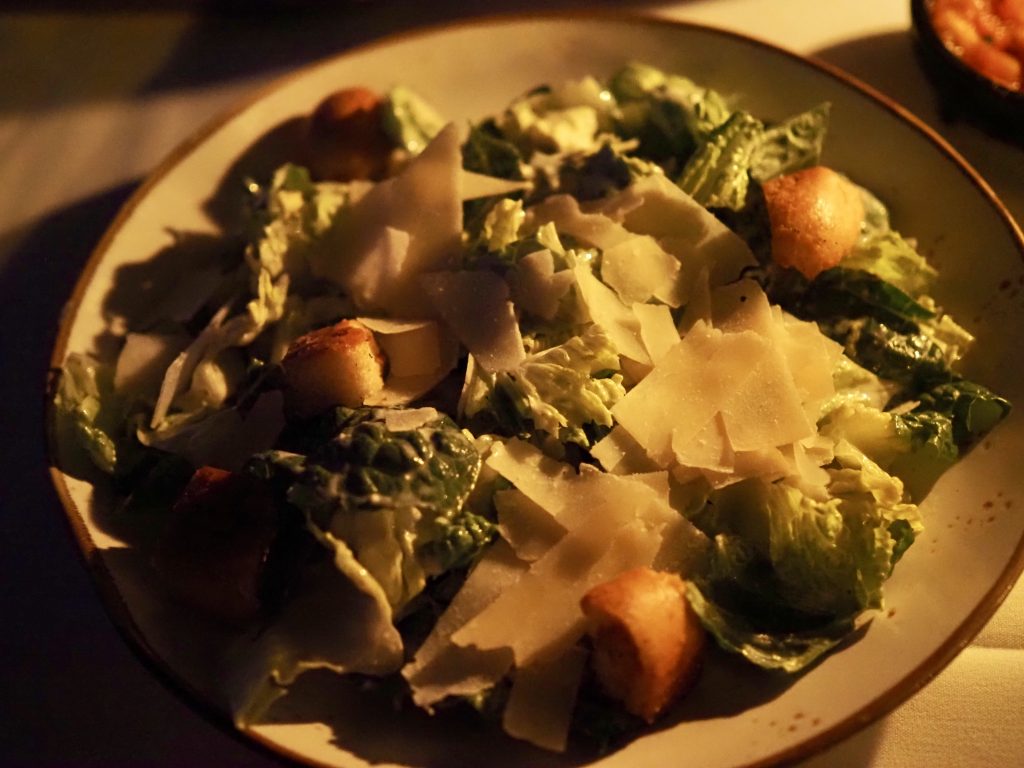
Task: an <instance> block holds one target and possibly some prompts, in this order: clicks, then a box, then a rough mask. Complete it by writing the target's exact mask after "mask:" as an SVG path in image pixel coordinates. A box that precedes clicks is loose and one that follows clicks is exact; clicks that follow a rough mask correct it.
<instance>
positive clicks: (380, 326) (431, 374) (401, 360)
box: [358, 317, 459, 406]
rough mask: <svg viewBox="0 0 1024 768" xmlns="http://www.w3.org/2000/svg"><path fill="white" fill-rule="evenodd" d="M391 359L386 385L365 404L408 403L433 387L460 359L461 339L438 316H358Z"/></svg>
mask: <svg viewBox="0 0 1024 768" xmlns="http://www.w3.org/2000/svg"><path fill="white" fill-rule="evenodd" d="M358 321H359V322H361V323H362V324H363V325H365V326H366V327H367V328H369V329H370V330H371V331H373V334H374V338H375V340H376V341H377V344H378V345H379V346H380V348H381V349H382V350H383V352H384V355H385V357H386V358H387V361H388V366H387V374H388V376H387V379H385V381H384V388H383V389H382V390H380V391H379V392H377V393H375V394H373V395H370V396H369V397H367V398H366V399H365V400H364V404H365V405H377V406H393V405H405V404H407V403H410V402H412V401H413V400H415V399H416V398H418V397H420V396H421V395H423V394H425V393H427V392H429V391H430V390H431V389H433V388H434V387H435V386H436V385H437V384H438V383H440V381H441V380H442V379H444V377H445V376H447V375H448V374H449V373H450V372H451V370H452V369H453V368H454V367H455V363H456V362H458V352H459V349H458V340H457V339H456V338H455V337H454V336H452V334H451V333H450V332H449V331H448V329H447V328H445V327H444V326H442V325H441V324H440V323H438V322H437V321H435V320H388V319H383V318H373V317H363V318H359V319H358Z"/></svg>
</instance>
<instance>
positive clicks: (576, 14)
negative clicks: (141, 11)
mask: <svg viewBox="0 0 1024 768" xmlns="http://www.w3.org/2000/svg"><path fill="white" fill-rule="evenodd" d="M580 19H584V20H587V21H597V22H599V23H609V24H613V25H626V26H639V27H642V26H648V27H659V28H674V29H686V30H690V31H695V32H699V33H709V34H711V35H719V36H724V37H727V38H731V39H733V40H736V41H739V42H742V43H745V44H748V45H752V46H753V47H756V48H760V49H762V50H765V51H767V52H768V53H771V54H774V55H779V56H782V57H784V58H788V59H790V60H792V61H794V62H795V63H798V64H800V65H803V66H807V67H810V68H812V69H815V70H817V71H818V72H820V73H822V74H825V75H827V76H828V77H830V78H831V79H833V80H835V81H837V82H838V83H839V84H840V85H842V86H844V87H846V88H849V89H851V90H853V91H855V92H858V93H860V94H861V95H864V96H866V97H867V98H869V100H871V101H872V102H873V103H874V104H875V105H877V106H880V107H882V108H884V109H885V110H887V111H888V112H890V113H891V114H893V115H894V116H895V117H896V118H898V119H899V120H900V121H901V122H902V123H903V124H905V125H907V126H909V127H911V128H913V129H914V130H915V131H916V132H917V133H918V134H919V135H920V136H921V137H922V138H923V139H925V140H926V141H928V142H930V143H931V144H932V145H933V146H934V147H935V148H936V149H938V150H939V151H940V153H941V154H942V155H944V156H945V158H946V159H947V160H949V161H951V162H952V164H953V165H954V166H955V167H956V169H957V170H958V171H959V172H960V173H961V174H962V175H963V176H964V177H965V178H966V179H967V181H968V182H969V183H970V184H971V185H972V186H973V187H974V188H975V189H976V190H977V191H978V192H979V193H980V194H981V195H982V197H983V198H984V200H985V202H986V203H987V204H988V206H990V207H991V208H992V210H993V211H994V212H995V213H996V214H997V215H998V217H999V219H1000V220H1001V222H1002V223H1003V225H1004V226H1005V227H1006V229H1007V231H1008V234H1009V236H1010V239H1011V240H1013V241H1015V245H1016V248H1017V251H1018V254H1017V255H1018V256H1019V257H1020V259H1021V260H1022V262H1024V230H1022V227H1021V225H1020V224H1018V223H1017V221H1016V220H1015V219H1014V218H1013V216H1012V215H1011V214H1010V212H1009V210H1008V209H1007V208H1006V205H1005V203H1003V202H1002V200H1001V199H1000V198H999V196H998V195H997V194H996V193H995V191H994V190H993V189H992V187H991V186H990V185H989V183H988V182H987V181H986V180H985V179H984V178H983V177H982V176H981V174H980V173H979V172H978V171H976V170H975V169H974V168H973V166H971V164H970V163H969V162H968V161H967V160H966V159H965V158H964V157H963V156H962V155H961V154H960V153H959V152H958V151H957V150H956V149H955V148H954V147H953V146H952V144H951V143H950V142H949V141H947V140H946V139H945V138H944V137H943V136H942V135H940V134H939V133H938V131H937V130H936V129H934V128H932V127H931V126H930V125H928V124H927V123H926V122H925V121H924V120H923V119H922V118H919V117H917V115H915V114H914V113H913V112H911V111H910V110H909V109H908V108H906V107H904V106H903V105H901V104H900V103H898V102H897V101H896V100H894V99H893V98H891V97H890V96H888V95H886V94H884V93H883V92H881V91H880V90H878V89H876V88H875V87H874V86H871V85H869V84H867V83H865V82H863V81H862V80H860V79H859V78H857V77H856V76H854V75H852V74H851V73H849V72H847V71H845V70H844V69H842V68H841V67H838V66H836V65H834V64H831V63H829V62H827V61H825V60H823V59H821V58H819V57H817V56H814V55H805V54H800V53H797V52H796V51H794V50H792V49H789V48H787V47H785V46H783V45H781V44H779V43H775V42H772V41H769V40H766V39H763V38H760V37H758V36H755V35H749V34H746V33H744V32H739V31H737V30H734V29H730V28H728V27H723V26H720V25H716V24H707V23H704V22H698V21H691V20H687V19H677V18H667V17H664V16H659V15H657V14H656V12H651V11H646V12H644V11H641V10H637V9H628V10H627V9H610V8H601V9H590V10H580V9H575V10H573V9H569V10H553V11H543V10H541V11H511V12H499V13H485V14H480V15H473V16H469V17H462V18H459V19H455V20H449V21H438V22H433V23H430V24H425V25H419V26H414V27H410V28H406V29H402V30H398V31H395V32H391V33H387V34H385V35H382V36H380V37H375V38H372V39H370V40H366V41H364V42H362V43H358V44H356V45H353V46H351V47H348V48H345V49H344V50H341V51H339V52H337V53H334V54H331V55H327V56H323V57H320V58H318V59H315V60H313V61H310V62H307V63H305V64H302V65H301V66H298V67H296V68H294V69H291V70H289V71H288V72H286V73H284V74H280V75H277V76H275V77H271V78H270V79H269V80H268V81H267V82H265V83H264V84H262V85H260V86H257V87H255V88H253V89H251V90H250V91H249V92H248V93H247V94H246V95H244V96H243V97H241V98H239V99H238V100H237V101H236V102H235V103H234V104H233V105H231V106H229V107H228V108H226V109H224V110H222V111H220V112H218V113H217V114H215V115H214V116H213V117H211V118H210V119H208V120H207V121H206V122H205V123H204V124H202V125H201V126H200V127H199V128H197V129H196V130H194V131H193V132H192V133H191V134H190V135H188V136H187V137H186V138H185V139H184V140H183V141H181V142H180V143H178V144H177V145H176V146H175V147H174V149H172V150H171V151H170V152H169V153H168V154H166V155H165V156H164V157H163V159H162V160H160V161H159V162H158V163H157V165H156V166H155V167H154V168H153V169H152V170H151V171H149V172H148V173H147V174H146V175H145V176H144V178H143V180H142V182H141V183H140V184H139V186H138V187H137V188H136V189H135V190H134V191H133V192H132V194H131V195H130V196H129V198H128V199H127V200H126V201H125V202H124V203H123V204H122V205H121V207H120V208H119V210H118V212H117V214H116V215H115V216H114V218H113V219H112V220H111V221H110V223H109V224H108V225H107V227H106V229H105V230H104V233H103V235H102V237H101V238H100V240H99V241H98V242H97V244H96V245H95V247H94V248H93V249H92V250H91V252H90V254H89V257H88V259H87V260H86V262H85V264H84V265H83V266H82V268H81V270H80V271H79V275H78V278H77V279H76V282H75V286H74V288H73V289H72V292H71V294H70V296H69V298H68V300H67V301H66V302H65V303H64V305H63V307H62V309H61V311H60V313H59V325H58V328H57V331H56V334H55V335H54V341H53V344H52V348H53V351H52V353H51V355H50V363H49V368H48V371H47V374H46V386H45V390H44V391H45V403H44V408H45V410H44V417H43V419H44V428H45V448H46V458H47V463H48V467H47V470H48V473H49V475H50V479H51V482H52V483H53V486H54V489H55V491H56V494H57V497H58V500H59V501H60V504H61V506H62V508H63V512H64V515H63V516H64V517H65V519H66V521H67V523H68V525H69V528H70V532H71V534H72V536H73V538H74V539H75V542H76V544H77V546H78V554H79V555H80V557H81V558H82V561H83V563H84V565H85V567H86V570H87V571H88V572H89V573H90V575H91V577H92V581H93V584H94V585H95V588H96V590H97V592H98V594H99V597H100V602H101V604H102V606H103V608H104V610H105V612H106V613H107V614H108V616H109V618H110V620H111V622H112V623H113V624H114V626H115V628H116V629H117V630H118V632H119V633H120V634H121V636H122V638H123V639H124V640H125V641H126V643H127V645H128V646H129V647H130V648H131V650H132V652H133V653H134V655H135V656H136V658H138V659H139V660H140V661H141V662H142V664H143V666H144V667H145V668H146V669H147V671H149V672H150V673H152V674H154V675H155V676H156V678H157V679H158V680H160V682H161V683H163V685H164V686H165V687H166V688H167V689H168V690H170V691H171V692H172V693H173V694H174V695H176V696H178V697H179V699H181V700H183V701H184V703H186V704H187V705H188V707H189V708H191V709H192V710H193V711H194V712H197V713H198V714H199V715H200V716H201V717H203V718H204V719H205V720H206V721H207V722H209V723H212V724H213V725H215V726H216V727H217V728H218V729H219V730H220V731H221V732H224V733H227V734H228V736H229V737H231V738H233V739H234V740H235V741H237V742H240V743H243V744H245V745H247V746H249V747H250V748H252V747H254V746H255V747H256V748H257V749H259V750H260V751H263V752H264V753H266V754H269V755H271V756H274V757H278V758H280V757H284V758H286V759H290V760H294V761H297V762H300V763H302V764H306V765H311V766H318V767H321V768H334V765H335V764H333V763H328V762H322V761H319V760H317V759H315V758H311V757H309V756H307V755H304V754H303V753H301V752H299V751H297V750H294V749H292V748H290V747H288V746H286V745H283V744H282V743H280V742H278V741H274V740H273V739H271V738H270V737H268V736H265V735H264V734H261V733H259V732H258V731H255V730H253V729H252V728H238V727H236V726H235V725H234V723H233V722H232V720H231V718H230V716H229V715H228V714H227V713H225V712H223V711H221V710H220V709H219V708H218V707H216V706H215V705H214V703H213V702H211V701H209V700H208V699H207V698H206V697H205V696H203V694H202V693H201V692H200V691H199V690H198V689H197V688H196V687H195V686H193V685H191V684H190V683H189V681H188V680H187V679H185V678H184V677H182V676H180V675H178V674H177V673H176V672H175V670H174V669H173V668H172V667H171V666H170V665H169V664H167V663H166V662H165V661H164V659H163V658H161V657H160V655H159V654H157V653H156V652H155V651H154V650H153V648H152V647H151V646H150V644H149V642H148V640H147V639H146V637H145V635H144V634H143V632H142V631H141V629H140V628H139V627H138V625H137V624H136V623H135V619H134V617H133V615H132V613H131V610H130V608H129V607H128V604H127V602H126V601H125V599H124V595H123V594H122V593H121V591H120V589H119V588H118V586H117V582H116V580H115V579H114V576H113V574H112V573H111V571H110V569H109V568H108V567H107V565H106V564H105V563H104V562H103V560H102V557H101V554H100V553H101V552H102V551H103V550H102V549H100V548H98V547H97V546H96V544H95V542H94V541H93V539H92V536H91V534H90V532H89V529H88V526H87V524H86V522H85V519H84V517H83V514H82V512H81V510H79V508H78V505H77V504H76V503H75V501H74V499H73V498H72V495H71V492H70V489H69V487H68V484H67V482H66V479H65V477H66V475H65V473H64V472H62V471H61V470H60V468H59V467H58V462H57V458H58V456H59V455H60V446H59V441H58V429H57V416H56V409H55V406H54V403H53V394H54V391H55V386H56V382H57V380H58V377H59V374H60V368H61V365H62V364H63V361H64V359H65V357H66V355H67V353H68V345H69V339H70V333H71V328H72V326H73V325H74V324H75V321H76V319H77V317H78V313H79V310H80V308H81V304H82V301H83V299H84V296H85V294H86V292H87V291H88V289H89V286H90V285H91V283H92V278H93V276H94V275H95V272H96V270H97V268H98V266H99V264H100V263H101V262H102V261H103V259H104V257H105V255H106V254H107V252H108V251H109V250H110V248H111V246H112V244H113V242H114V240H115V238H116V237H117V235H118V234H119V233H120V232H121V230H122V229H123V228H124V227H125V226H126V225H127V223H128V222H129V220H130V219H131V217H132V215H133V214H134V212H135V210H136V208H137V207H138V206H139V205H140V204H141V203H142V201H143V200H145V199H146V197H147V196H148V195H149V193H150V192H151V190H152V189H153V188H154V187H156V186H157V185H158V184H159V183H160V182H161V181H162V180H163V179H164V178H165V177H166V176H167V175H168V174H169V173H170V172H171V171H172V170H173V169H175V168H176V167H178V166H179V165H180V164H181V163H183V162H185V161H186V160H187V159H188V157H189V156H190V155H191V154H192V153H193V152H194V151H195V150H197V149H198V148H199V147H200V146H202V145H203V144H204V142H205V141H206V140H207V139H208V138H209V137H210V136H212V135H213V134H214V133H216V132H217V131H218V130H220V129H221V128H222V127H224V126H225V125H226V124H228V123H229V122H231V121H232V120H233V119H234V118H236V117H237V116H238V115H240V114H241V113H243V112H245V111H246V110H247V109H249V108H250V107H253V106H255V105H256V104H258V103H259V102H261V101H262V100H264V99H265V98H267V97H269V96H270V95H272V94H274V93H276V92H278V91H280V90H281V89H282V88H284V87H286V86H287V85H289V84H290V83H292V82H294V81H297V80H300V79H302V78H304V77H306V76H308V75H309V74H310V73H311V72H312V71H314V70H315V69H318V68H320V67H323V66H328V65H330V64H332V63H335V62H338V61H340V60H343V59H346V58H348V57H351V56H354V55H359V54H364V53H367V52H370V51H373V50H374V49H378V48H386V47H389V46H391V45H394V44H397V43H401V42H406V41H414V40H417V39H422V38H429V37H431V36H433V35H436V34H439V33H444V32H451V31H456V30H467V29H472V28H484V27H498V26H501V25H504V24H514V23H523V22H534V21H535V22H540V23H557V22H568V21H573V20H580ZM1022 573H1024V536H1022V537H1021V539H1020V540H1019V541H1018V542H1017V544H1016V546H1015V548H1014V551H1013V553H1012V554H1011V556H1010V558H1009V560H1008V561H1007V564H1006V566H1005V567H1004V569H1003V570H1002V572H1001V573H1000V575H999V577H998V578H997V579H996V580H995V582H994V583H993V584H992V586H991V587H990V588H989V589H988V590H987V591H986V592H985V594H984V596H983V597H982V598H981V599H980V600H979V602H978V604H977V605H976V606H975V608H974V609H973V610H972V611H971V612H970V613H968V614H967V615H966V616H965V617H964V619H963V620H962V621H961V622H960V623H959V624H958V625H957V626H956V628H955V629H954V630H953V631H952V632H951V633H950V635H949V636H948V637H947V638H946V639H945V640H944V641H943V643H942V644H941V645H940V646H939V647H938V648H937V649H936V650H935V651H934V652H933V653H932V654H930V655H929V656H927V657H926V658H925V659H924V660H922V661H921V662H920V663H919V664H917V665H916V666H915V667H913V668H912V669H911V670H909V671H908V672H907V673H906V674H905V675H904V676H903V677H902V678H901V679H900V680H899V681H898V682H896V683H895V684H894V685H892V686H890V687H889V688H888V689H887V690H886V691H885V692H884V693H882V694H881V695H879V696H877V697H875V698H873V699H871V700H870V701H868V702H866V703H864V704H863V705H862V706H860V707H859V708H858V709H856V710H855V711H854V712H852V713H851V714H849V715H848V716H847V717H845V718H843V719H841V720H839V721H838V722H836V723H835V724H834V725H832V726H830V727H828V728H826V729H824V730H822V731H820V732H818V733H816V734H813V735H811V736H809V737H807V738H806V739H804V740H802V741H800V742H798V743H796V744H794V745H792V746H789V747H786V748H783V749H780V750H777V751H774V752H772V753H771V754H770V755H767V756H765V757H763V758H758V759H755V760H754V761H752V762H746V763H743V764H742V765H737V766H736V767H735V768H767V767H768V766H780V765H791V764H792V763H794V762H797V761H799V760H803V759H807V758H809V757H811V756H812V755H815V754H817V753H820V752H823V751H824V750H826V749H828V748H829V747H832V746H835V745H837V744H839V743H840V742H841V741H843V740H845V739H847V738H849V737H850V736H852V735H854V734H855V733H858V732H860V731H861V730H863V729H864V728H866V727H867V726H868V725H870V724H871V723H873V722H875V721H877V720H879V719H881V718H882V717H884V716H886V715H887V714H889V713H891V712H892V711H893V710H894V709H896V708H897V707H898V706H900V705H901V704H903V703H904V702H905V701H907V700H908V699H910V698H911V697H912V696H913V695H914V694H916V693H917V692H918V691H919V690H921V689H922V688H923V687H924V686H925V685H927V684H928V683H929V682H931V681H932V680H933V679H934V678H935V677H936V676H937V675H938V674H940V673H941V672H942V671H943V670H944V669H945V668H946V667H947V666H948V665H949V664H950V663H951V662H952V661H953V659H954V658H956V656H958V655H959V654H960V652H961V651H962V650H963V649H964V648H966V647H967V646H968V645H969V644H970V643H971V641H972V640H973V639H974V638H975V637H976V636H977V634H978V633H979V632H980V631H981V629H982V628H983V627H984V626H985V624H986V623H987V622H988V621H989V620H990V619H991V617H992V616H993V615H994V614H995V612H996V611H997V610H998V608H999V606H1000V605H1001V604H1002V603H1003V601H1004V600H1005V598H1006V596H1007V595H1008V594H1009V593H1010V591H1011V590H1012V589H1013V587H1014V585H1015V583H1016V582H1017V581H1018V579H1019V578H1020V576H1021V575H1022Z"/></svg>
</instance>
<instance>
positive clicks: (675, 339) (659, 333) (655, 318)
mask: <svg viewBox="0 0 1024 768" xmlns="http://www.w3.org/2000/svg"><path fill="white" fill-rule="evenodd" d="M633 314H634V315H636V319H637V321H638V322H639V323H640V340H641V341H642V342H643V344H644V348H645V349H646V350H647V354H648V355H649V356H650V358H651V362H652V363H655V364H657V362H658V361H659V360H661V359H662V358H663V357H664V356H665V353H667V352H668V351H669V350H670V349H671V348H672V347H674V346H675V345H676V344H678V343H679V331H678V330H676V326H675V323H674V322H673V321H672V312H671V311H670V310H669V308H668V307H667V306H665V305H664V304H634V305H633Z"/></svg>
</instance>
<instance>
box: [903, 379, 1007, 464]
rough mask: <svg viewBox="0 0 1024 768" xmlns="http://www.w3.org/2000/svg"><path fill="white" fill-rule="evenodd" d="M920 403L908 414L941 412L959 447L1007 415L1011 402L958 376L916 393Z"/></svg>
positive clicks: (977, 438)
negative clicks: (946, 418)
mask: <svg viewBox="0 0 1024 768" xmlns="http://www.w3.org/2000/svg"><path fill="white" fill-rule="evenodd" d="M918 400H919V405H918V406H917V407H916V408H914V410H913V411H912V412H911V413H910V414H907V416H908V417H915V416H916V417H919V418H933V417H931V416H930V414H936V415H942V416H946V417H948V418H949V419H950V420H951V421H952V430H953V434H952V438H953V441H954V442H955V443H956V445H957V446H959V447H960V448H968V447H970V446H971V445H973V444H974V443H976V442H977V441H978V440H980V439H981V438H982V437H984V436H985V435H986V434H988V433H989V432H990V431H991V430H992V429H993V428H995V426H996V425H997V424H998V423H999V422H1000V421H1002V420H1003V419H1004V418H1006V417H1007V416H1008V415H1009V413H1010V409H1011V406H1010V403H1009V401H1008V400H1006V399H1005V398H1003V397H1000V396H999V395H997V394H995V393H994V392H991V391H989V390H988V389H986V388H985V387H983V386H981V385H980V384H976V383H974V382H973V381H967V380H965V379H961V378H957V379H955V380H953V381H950V382H947V383H945V384H940V385H938V386H936V387H934V388H933V389H931V390H929V391H927V392H924V393H922V394H920V395H919V396H918Z"/></svg>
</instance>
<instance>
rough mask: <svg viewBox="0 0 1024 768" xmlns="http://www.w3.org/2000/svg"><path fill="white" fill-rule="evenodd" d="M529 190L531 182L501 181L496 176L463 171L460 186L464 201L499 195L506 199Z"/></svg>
mask: <svg viewBox="0 0 1024 768" xmlns="http://www.w3.org/2000/svg"><path fill="white" fill-rule="evenodd" d="M529 188H530V182H528V181H513V180H511V179H499V178H497V177H495V176H485V175H484V174H482V173H473V172H472V171H467V170H465V169H463V170H462V179H461V185H460V189H461V191H462V195H461V199H462V200H477V199H479V198H481V197H497V196H499V195H500V196H502V197H504V196H505V195H511V194H512V193H513V192H522V191H524V190H527V189H529Z"/></svg>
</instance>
